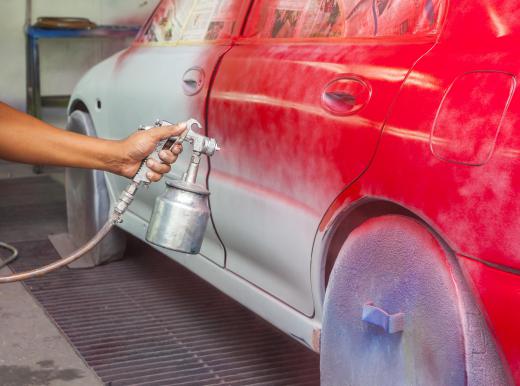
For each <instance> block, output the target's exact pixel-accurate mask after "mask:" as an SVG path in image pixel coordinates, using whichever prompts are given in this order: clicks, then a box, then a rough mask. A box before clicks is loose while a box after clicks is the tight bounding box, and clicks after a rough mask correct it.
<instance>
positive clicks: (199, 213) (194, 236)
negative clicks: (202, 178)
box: [146, 180, 210, 254]
mask: <svg viewBox="0 0 520 386" xmlns="http://www.w3.org/2000/svg"><path fill="white" fill-rule="evenodd" d="M209 194H210V193H209V191H208V190H207V189H205V188H204V187H202V186H200V185H197V184H193V183H189V182H186V181H180V180H174V181H167V182H166V190H165V191H164V192H163V193H162V194H161V195H160V196H158V197H157V199H156V201H155V207H154V209H153V213H152V218H151V219H150V224H149V225H148V232H147V234H146V240H148V241H149V242H150V243H152V244H155V245H157V246H160V247H163V248H167V249H171V250H174V251H178V252H184V253H189V254H197V253H199V252H200V248H201V246H202V241H203V238H204V233H205V232H206V227H207V225H208V220H209V216H210V211H209V205H208V197H209Z"/></svg>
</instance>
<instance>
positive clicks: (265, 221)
mask: <svg viewBox="0 0 520 386" xmlns="http://www.w3.org/2000/svg"><path fill="white" fill-rule="evenodd" d="M442 13H443V7H442V3H441V2H439V1H432V0H419V1H414V2H411V1H407V0H401V1H397V0H393V1H391V0H390V1H375V0H374V1H372V0H370V1H368V0H361V1H358V0H357V1H353V0H258V1H255V3H254V5H253V7H252V9H251V12H250V14H249V17H248V20H247V22H246V26H245V30H244V34H243V36H242V37H240V38H239V39H238V41H237V44H236V45H235V46H234V47H233V48H232V49H231V50H230V51H229V52H227V53H226V55H225V56H224V57H223V59H222V62H221V64H220V67H219V71H218V76H217V77H216V79H215V82H214V85H213V86H212V90H211V95H210V101H209V118H208V127H209V133H210V135H211V136H214V137H216V138H218V139H219V140H220V141H221V143H222V146H223V151H222V152H221V154H219V156H218V157H215V158H214V160H213V161H212V171H211V173H210V187H211V190H212V196H211V205H212V210H213V214H214V218H215V219H216V226H217V229H218V231H219V234H220V236H221V237H222V239H223V241H224V244H225V246H226V250H227V258H226V267H227V269H229V270H230V271H233V272H234V273H236V274H237V275H239V276H241V277H243V278H244V279H246V280H248V281H250V282H252V283H254V284H255V285H257V286H258V287H260V288H262V289H263V290H265V291H267V292H269V293H270V294H272V295H274V296H275V297H277V298H279V299H280V300H282V301H284V302H286V303H287V304H289V305H291V306H292V307H294V308H295V309H297V310H299V311H301V312H302V313H304V314H306V315H312V314H313V311H314V306H313V300H312V289H311V285H310V276H311V274H310V266H311V262H310V259H311V251H312V245H313V240H314V236H315V233H316V231H317V228H318V226H319V223H320V220H321V218H322V216H323V214H324V213H325V211H326V209H327V208H328V206H329V205H330V204H331V203H332V202H333V201H334V198H335V197H336V196H337V195H338V194H339V193H340V192H341V191H342V190H343V189H345V187H347V186H348V185H349V184H351V183H352V182H353V181H354V180H356V179H357V178H358V177H359V176H360V175H361V174H362V173H363V172H364V171H365V170H366V168H367V167H368V165H369V163H370V160H371V158H372V156H373V154H374V152H375V150H376V147H377V144H378V140H379V137H380V133H381V128H382V126H383V123H384V121H385V119H386V116H387V113H388V111H389V109H390V107H391V105H392V102H393V100H394V98H395V96H396V94H397V93H398V91H399V88H400V85H401V84H402V82H403V80H404V79H405V78H406V76H407V74H408V72H409V70H410V68H411V67H412V66H413V64H414V63H415V61H416V60H417V59H418V58H420V57H421V55H423V54H424V53H425V52H427V51H428V50H429V49H430V48H431V47H432V46H433V45H434V44H435V39H436V31H437V30H438V27H439V23H440V20H441V15H442ZM416 81H422V79H417V80H416ZM395 172H396V173H398V171H395Z"/></svg>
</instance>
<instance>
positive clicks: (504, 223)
mask: <svg viewBox="0 0 520 386" xmlns="http://www.w3.org/2000/svg"><path fill="white" fill-rule="evenodd" d="M517 44H520V3H519V2H518V1H512V0H504V1H491V0H459V1H451V2H448V1H447V0H413V1H412V0H370V1H369V0H254V1H239V0H220V1H218V0H199V1H191V0H189V1H188V0H175V1H174V0H166V1H162V2H161V3H160V5H159V6H158V8H157V10H156V12H155V13H154V15H152V17H151V18H150V20H149V22H148V23H147V25H145V26H144V27H143V30H142V32H141V34H140V36H139V38H138V39H137V40H136V42H135V43H134V45H133V46H132V47H131V48H130V49H128V50H126V51H124V52H122V53H119V54H117V55H116V56H114V57H113V58H110V59H108V60H107V61H105V62H103V63H101V64H100V65H98V66H96V67H95V68H94V69H93V70H91V71H90V72H89V73H88V74H87V75H86V76H85V78H84V80H83V81H82V82H80V84H79V85H78V87H77V89H76V91H75V93H74V95H73V98H72V101H71V105H70V114H71V129H72V130H76V131H82V132H87V133H89V134H93V133H95V132H96V131H95V130H97V134H98V135H100V136H104V137H112V138H119V137H121V136H124V135H127V134H128V133H129V130H130V128H133V127H138V126H139V125H141V124H149V123H150V122H153V120H154V119H155V118H160V119H165V120H168V121H181V120H186V119H187V118H188V117H190V116H193V117H194V118H196V119H198V120H200V122H202V123H203V125H204V127H205V128H206V134H207V135H209V136H211V137H214V138H216V139H217V140H218V141H219V143H221V144H222V147H223V150H222V151H221V152H220V153H219V154H218V155H216V156H215V157H213V159H212V160H211V164H209V163H208V165H207V168H206V174H207V178H206V183H207V185H208V187H209V189H210V190H211V192H212V195H211V198H210V202H211V209H212V214H213V216H212V220H213V221H212V224H211V226H210V227H209V228H208V233H207V237H206V240H205V243H204V247H203V250H202V252H201V255H198V256H194V257H188V256H185V255H179V254H176V253H173V252H168V251H165V250H163V251H164V252H165V253H168V255H169V256H170V257H172V258H174V259H176V260H177V261H179V262H180V263H181V264H183V265H185V266H187V267H188V268H189V269H191V270H192V271H194V272H195V273H197V274H199V275H200V276H201V277H203V278H204V279H206V280H208V281H209V282H211V283H212V284H214V285H215V286H216V287H217V288H219V289H221V290H222V291H224V292H225V293H227V294H229V295H230V296H231V297H234V298H235V299H237V300H238V301H240V302H241V303H243V304H244V305H245V306H247V307H249V308H250V309H252V310H253V311H255V312H256V313H258V314H259V315H260V316H262V317H263V318H265V319H266V320H268V321H270V322H271V323H272V324H273V325H275V326H277V327H278V328H280V329H281V330H283V331H285V332H286V333H288V334H290V335H291V336H293V337H294V338H295V339H297V340H299V341H301V342H302V343H303V344H305V345H307V346H308V347H309V348H311V349H313V350H315V351H317V352H320V354H321V371H322V375H321V378H322V384H323V385H343V384H345V385H347V384H348V385H363V386H364V385H378V386H379V385H405V384H406V385H408V384H414V385H415V384H417V385H464V384H466V385H505V384H513V383H516V384H519V385H520V200H518V196H517V194H518V192H519V191H520V132H519V131H518V130H519V129H517V127H519V123H518V121H519V119H520V96H519V95H518V92H517V76H518V73H519V71H520V49H519V47H518V46H517ZM80 118H81V119H80ZM94 129H95V130H94ZM186 153H189V151H187V152H186ZM185 161H186V160H185ZM185 161H183V160H181V161H179V164H178V165H177V166H178V168H177V169H175V170H177V171H175V170H174V171H173V174H172V175H171V176H170V177H171V178H176V177H178V176H177V175H176V173H178V172H179V171H182V170H183V169H184V167H185ZM81 178H85V176H84V175H82V177H81ZM87 180H88V181H90V182H91V184H97V185H95V186H96V187H97V189H98V190H96V191H99V192H104V191H105V190H103V189H105V187H103V188H102V189H100V188H99V186H101V185H103V184H106V188H107V189H108V194H106V193H104V194H105V195H106V196H103V195H102V193H100V196H99V197H98V198H96V200H97V201H96V202H92V203H90V204H88V205H87V206H86V207H88V208H91V207H92V206H94V207H95V208H96V211H95V213H100V211H101V212H103V210H102V209H100V208H108V207H109V205H108V204H106V202H113V201H114V200H115V197H117V195H118V193H119V191H120V190H122V188H124V186H125V185H126V181H124V180H123V179H121V178H119V177H116V176H112V175H107V176H106V182H103V181H104V180H103V179H101V180H100V179H99V175H94V174H92V175H90V176H88V177H87ZM94 181H95V182H94ZM82 186H83V188H82V189H85V191H90V190H89V189H90V187H89V186H90V185H89V184H88V183H87V184H84V185H82ZM103 186H105V185H103ZM78 189H80V188H78ZM160 191H161V187H152V188H151V189H150V190H149V191H147V192H146V193H144V194H143V195H142V196H140V197H138V199H137V200H136V203H135V204H134V206H133V207H132V208H131V209H130V210H131V213H129V214H128V216H127V217H126V218H125V221H124V222H123V223H122V224H121V228H123V229H124V230H126V231H127V232H130V233H132V234H134V235H136V236H137V237H140V238H142V239H144V232H145V230H146V226H147V221H148V219H149V216H150V213H151V208H152V206H153V200H154V198H155V197H156V195H157V194H158V193H160ZM76 193H77V192H76ZM78 197H80V198H78ZM86 197H87V198H86ZM88 197H89V195H88V194H84V195H81V194H79V195H78V194H76V195H70V197H69V200H70V201H71V204H74V200H79V199H80V200H82V201H81V202H82V204H83V205H85V202H87V201H85V200H88V199H89V198H88ZM104 202H105V204H104ZM89 205H90V206H89ZM103 205H105V206H103ZM105 212H106V210H105ZM89 213H90V212H89ZM79 217H81V216H79ZM101 217H102V216H101ZM101 217H100V218H96V219H90V220H89V222H88V224H87V223H84V224H80V225H81V230H82V231H85V230H89V231H94V230H95V229H90V228H92V224H98V225H94V228H95V227H96V226H99V225H100V224H102V223H103V221H102V220H103V219H102V218H101ZM84 218H88V216H84ZM89 227H90V228H89ZM112 242H114V243H115V242H116V241H114V240H112ZM96 262H98V261H94V263H96ZM320 342H321V344H320Z"/></svg>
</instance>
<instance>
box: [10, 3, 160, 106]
mask: <svg viewBox="0 0 520 386" xmlns="http://www.w3.org/2000/svg"><path fill="white" fill-rule="evenodd" d="M158 2H159V0H33V1H32V3H33V5H32V20H33V22H34V21H35V20H36V18H37V17H38V16H72V17H86V18H89V19H90V20H92V21H93V22H95V23H97V24H116V25H140V24H142V23H143V22H144V21H146V19H147V17H148V15H150V13H151V12H152V11H153V9H154V8H155V6H156V5H157V3H158ZM25 18H26V10H25V0H0V59H1V64H0V101H2V102H5V103H8V104H10V105H12V106H14V107H16V108H18V109H20V110H23V111H25V35H24V23H25ZM129 43H130V41H115V40H112V41H108V40H101V39H96V40H63V39H60V40H43V41H40V54H41V59H40V68H41V74H42V75H41V79H42V94H44V95H45V94H49V95H52V94H56V95H57V94H70V92H71V91H72V89H73V88H74V85H75V84H76V82H77V81H78V80H79V78H80V77H81V76H82V74H83V73H84V72H85V71H87V70H88V69H89V68H90V67H92V66H93V65H95V64H96V63H98V62H100V61H101V60H103V59H104V58H106V57H108V56H110V55H111V54H113V53H115V52H117V51H119V50H121V49H122V48H124V47H126V46H127V45H128V44H129Z"/></svg>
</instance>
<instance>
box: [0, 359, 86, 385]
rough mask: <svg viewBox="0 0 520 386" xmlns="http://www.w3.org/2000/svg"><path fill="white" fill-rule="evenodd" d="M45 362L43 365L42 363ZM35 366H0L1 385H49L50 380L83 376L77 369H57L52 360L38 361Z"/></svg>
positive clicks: (64, 379) (67, 380)
mask: <svg viewBox="0 0 520 386" xmlns="http://www.w3.org/2000/svg"><path fill="white" fill-rule="evenodd" d="M42 363H43V364H45V366H44V365H42ZM37 365H38V366H37V367H30V366H16V365H11V366H5V365H4V366H0V379H1V380H2V381H1V382H2V385H3V386H20V385H24V386H33V385H34V386H50V385H51V382H54V381H64V382H70V381H73V380H76V379H80V378H83V375H82V372H81V371H80V370H78V369H58V368H56V367H55V366H54V362H53V361H40V362H38V364H37Z"/></svg>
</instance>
